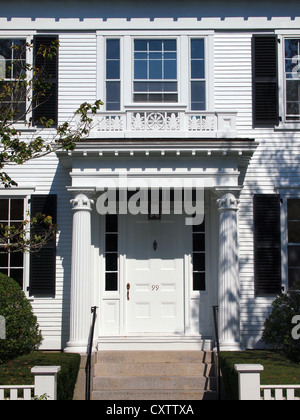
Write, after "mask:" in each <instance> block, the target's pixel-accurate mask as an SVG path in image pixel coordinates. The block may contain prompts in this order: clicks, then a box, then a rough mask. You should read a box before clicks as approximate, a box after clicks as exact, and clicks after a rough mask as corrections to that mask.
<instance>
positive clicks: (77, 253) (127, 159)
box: [58, 140, 257, 352]
mask: <svg viewBox="0 0 300 420" xmlns="http://www.w3.org/2000/svg"><path fill="white" fill-rule="evenodd" d="M256 147H257V144H256V143H255V142H253V141H251V140H238V141H237V140H234V141H204V140H201V141H195V140H191V141H184V142H177V141H160V142H156V141H154V142H151V143H149V142H146V141H143V140H139V141H132V142H125V143H124V142H115V143H112V142H111V141H110V142H109V143H105V142H103V141H100V142H89V143H82V144H80V145H78V147H77V148H76V150H75V151H74V152H70V153H68V154H67V153H63V152H59V153H58V156H59V158H60V160H61V162H62V163H63V165H64V166H65V167H67V168H68V169H69V170H70V174H71V177H72V185H71V186H70V187H68V190H69V191H70V193H71V194H72V195H73V199H72V201H71V203H72V207H73V245H72V279H71V282H72V284H71V290H72V292H71V293H72V294H71V328H70V340H69V343H68V345H67V348H66V351H69V352H85V351H86V345H87V339H88V336H89V329H90V307H91V306H93V305H96V306H98V307H99V308H100V309H99V316H98V322H97V332H96V334H95V346H97V347H98V348H105V349H109V348H116V347H117V348H130V349H135V350H139V349H141V348H147V346H148V348H149V347H151V348H158V349H168V348H169V349H171V348H172V349H176V348H178V349H180V348H183V349H189V348H190V349H196V348H197V349H198V348H202V349H207V347H211V346H212V345H213V344H214V332H213V324H212V311H211V306H213V305H219V314H220V319H219V324H220V339H221V346H222V348H223V349H228V350H236V349H238V348H239V347H240V314H239V292H240V285H239V252H238V206H239V194H240V191H241V190H242V187H243V185H242V184H243V174H244V173H245V171H246V170H247V165H248V163H249V161H250V159H251V157H252V155H253V153H254V151H255V149H256ZM124 174H126V177H125V178H126V180H127V182H129V183H130V188H131V189H132V194H134V193H135V192H137V191H141V190H142V189H143V188H144V187H145V180H147V182H148V183H150V181H151V182H152V183H153V184H152V185H159V188H160V189H164V186H165V187H168V186H170V180H172V181H173V182H174V184H173V185H179V184H180V183H181V185H183V187H184V186H190V188H192V187H193V186H199V188H200V186H201V187H202V188H203V190H204V213H205V219H204V221H203V222H202V223H201V224H200V225H199V226H198V227H193V226H189V225H186V219H187V214H184V212H182V214H178V213H179V212H178V209H177V211H176V210H175V207H174V203H175V202H176V200H175V201H174V197H173V196H172V199H171V207H170V209H171V211H170V213H171V214H164V212H163V211H161V210H159V212H161V214H160V215H159V217H157V218H152V220H151V218H150V217H149V215H148V214H124V213H123V214H122V212H120V211H117V214H116V215H115V217H114V218H113V219H109V217H110V216H105V215H100V214H99V212H98V211H97V205H96V203H97V200H98V198H99V197H100V196H101V194H103V193H104V191H106V190H107V188H108V187H110V186H112V185H114V186H115V188H116V190H117V191H118V192H119V194H118V201H119V200H120V191H124ZM122 175H123V177H122ZM122 182H123V184H122ZM176 182H177V183H178V184H176ZM117 207H118V210H119V206H117ZM216 262H217V263H216Z"/></svg>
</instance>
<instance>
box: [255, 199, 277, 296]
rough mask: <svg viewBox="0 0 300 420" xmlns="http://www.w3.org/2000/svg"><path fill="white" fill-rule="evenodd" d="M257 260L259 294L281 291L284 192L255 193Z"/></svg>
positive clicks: (274, 293)
mask: <svg viewBox="0 0 300 420" xmlns="http://www.w3.org/2000/svg"><path fill="white" fill-rule="evenodd" d="M254 260H255V288H256V295H258V296H262V295H276V294H278V293H280V292H281V286H282V281H281V232H280V196H279V195H275V194H270V195H269V194H264V195H261V194H259V195H255V196H254Z"/></svg>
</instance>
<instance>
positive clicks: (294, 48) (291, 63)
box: [284, 38, 300, 120]
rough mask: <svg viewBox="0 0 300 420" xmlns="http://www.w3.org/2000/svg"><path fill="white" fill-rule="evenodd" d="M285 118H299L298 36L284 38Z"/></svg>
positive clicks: (299, 67) (299, 68)
mask: <svg viewBox="0 0 300 420" xmlns="http://www.w3.org/2000/svg"><path fill="white" fill-rule="evenodd" d="M284 49H285V86H286V118H287V120H300V38H298V39H297V38H296V39H285V43H284Z"/></svg>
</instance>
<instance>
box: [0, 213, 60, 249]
mask: <svg viewBox="0 0 300 420" xmlns="http://www.w3.org/2000/svg"><path fill="white" fill-rule="evenodd" d="M27 216H28V217H27V219H26V220H23V221H22V222H18V223H17V224H11V225H5V224H3V223H0V254H6V253H7V252H10V253H13V252H20V251H21V252H23V253H24V252H30V253H32V254H33V253H37V252H39V251H40V249H41V248H42V247H43V246H45V245H46V244H47V242H48V241H49V240H51V239H52V238H53V237H54V236H55V235H56V233H57V225H55V224H54V223H53V220H52V217H51V216H47V215H46V214H42V213H38V214H36V215H35V216H34V217H32V218H30V217H29V214H28V215H27ZM33 232H34V234H32V233H33Z"/></svg>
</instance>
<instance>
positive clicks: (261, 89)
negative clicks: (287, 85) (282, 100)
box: [253, 35, 279, 127]
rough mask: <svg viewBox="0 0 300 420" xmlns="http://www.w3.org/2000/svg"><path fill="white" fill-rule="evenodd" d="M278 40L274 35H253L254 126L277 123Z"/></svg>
mask: <svg viewBox="0 0 300 420" xmlns="http://www.w3.org/2000/svg"><path fill="white" fill-rule="evenodd" d="M277 50H278V40H277V37H276V36H274V35H254V37H253V117H254V121H253V123H254V126H255V127H264V126H265V127H268V126H275V125H278V124H279V104H278V100H279V98H278V89H279V88H278V53H277Z"/></svg>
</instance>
